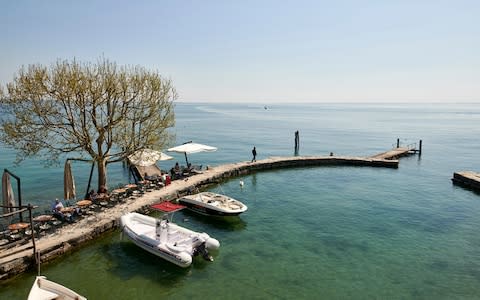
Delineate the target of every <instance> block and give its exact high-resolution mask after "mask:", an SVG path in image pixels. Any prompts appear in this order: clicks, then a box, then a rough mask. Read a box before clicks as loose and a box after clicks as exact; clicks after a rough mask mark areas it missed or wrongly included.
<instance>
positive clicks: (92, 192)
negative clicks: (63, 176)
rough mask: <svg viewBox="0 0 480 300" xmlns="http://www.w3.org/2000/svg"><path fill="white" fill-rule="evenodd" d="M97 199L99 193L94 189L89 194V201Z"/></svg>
mask: <svg viewBox="0 0 480 300" xmlns="http://www.w3.org/2000/svg"><path fill="white" fill-rule="evenodd" d="M95 198H97V193H96V192H95V190H94V189H91V190H90V192H88V199H89V200H92V201H93V200H95Z"/></svg>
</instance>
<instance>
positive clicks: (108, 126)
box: [0, 59, 177, 186]
mask: <svg viewBox="0 0 480 300" xmlns="http://www.w3.org/2000/svg"><path fill="white" fill-rule="evenodd" d="M2 90H3V89H2V87H1V86H0V96H1V100H0V106H1V107H2V108H3V110H4V113H3V114H2V115H1V119H0V126H1V127H0V141H2V142H3V143H4V144H6V145H7V146H10V147H12V148H14V149H16V150H17V162H21V161H22V160H24V159H25V158H27V157H30V156H41V157H43V158H44V159H45V162H46V163H47V164H49V163H55V162H58V161H59V160H60V159H61V158H62V157H63V154H66V153H70V154H71V153H75V154H76V155H78V158H79V159H91V160H93V161H95V162H96V163H97V165H98V185H99V186H101V185H106V184H107V172H106V166H107V164H109V163H113V162H118V161H120V160H123V159H124V158H125V157H127V156H128V155H130V154H132V153H133V152H135V151H136V150H139V149H143V148H153V149H162V148H164V147H165V146H167V145H169V144H170V142H171V140H172V138H173V136H172V134H171V132H169V130H168V128H170V127H173V126H174V124H175V115H174V103H173V102H174V101H175V100H176V99H177V94H176V91H175V88H174V87H173V85H172V82H171V80H169V79H164V78H163V77H161V76H160V75H159V74H158V73H156V72H152V71H148V70H146V69H145V68H143V67H138V66H137V67H125V66H117V64H116V63H113V62H110V61H108V60H106V59H100V60H99V61H98V62H97V63H81V62H78V61H76V60H72V61H67V60H65V61H60V60H59V61H57V62H56V63H54V64H52V65H51V66H50V67H46V66H42V65H29V66H28V67H22V68H21V69H20V70H19V72H18V74H16V75H15V77H14V79H13V81H12V82H10V83H8V84H7V85H6V89H5V90H3V91H2Z"/></svg>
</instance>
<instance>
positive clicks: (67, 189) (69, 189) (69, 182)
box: [63, 160, 76, 200]
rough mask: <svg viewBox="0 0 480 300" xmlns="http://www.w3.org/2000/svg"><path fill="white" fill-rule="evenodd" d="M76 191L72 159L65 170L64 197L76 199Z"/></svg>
mask: <svg viewBox="0 0 480 300" xmlns="http://www.w3.org/2000/svg"><path fill="white" fill-rule="evenodd" d="M75 193H76V191H75V179H74V178H73V173H72V166H71V165H70V161H69V160H67V161H66V162H65V167H64V170H63V199H65V200H70V199H75V196H76V194H75Z"/></svg>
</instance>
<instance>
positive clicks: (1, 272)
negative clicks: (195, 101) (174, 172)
mask: <svg viewBox="0 0 480 300" xmlns="http://www.w3.org/2000/svg"><path fill="white" fill-rule="evenodd" d="M332 165H344V166H368V167H387V168H398V160H387V159H378V158H373V157H365V158H362V157H342V156H295V157H271V158H267V159H263V160H259V161H256V162H253V163H251V162H239V163H232V164H226V165H220V166H216V167H213V168H212V167H209V168H208V170H206V171H204V172H203V173H202V174H197V175H194V176H190V177H188V178H187V179H184V180H175V181H172V183H171V184H170V185H168V186H166V187H164V188H162V189H160V190H154V191H152V192H148V193H145V194H144V195H142V196H141V197H138V198H135V199H131V200H127V201H126V202H124V203H120V204H117V205H116V206H115V207H113V208H110V209H107V210H105V211H103V212H99V213H97V214H95V215H94V216H89V217H86V218H83V219H81V220H79V221H77V222H75V223H74V224H69V225H65V226H63V227H62V228H60V229H58V230H57V231H56V232H55V233H53V234H50V235H47V236H45V237H42V238H40V239H36V247H37V251H39V252H40V253H41V261H42V263H45V262H47V261H50V260H52V259H55V258H57V257H59V256H61V255H63V254H64V253H66V252H68V251H71V250H72V249H75V248H78V247H80V246H81V245H83V244H85V242H87V241H90V240H93V239H94V238H96V237H98V236H99V235H101V234H102V233H104V232H107V231H111V230H113V229H115V228H116V227H118V224H119V222H118V221H119V218H120V216H121V215H123V214H125V213H127V212H132V211H138V210H141V209H143V208H146V207H149V206H150V205H151V204H154V203H157V202H160V201H165V200H173V199H176V198H177V197H178V196H179V195H182V194H184V193H187V192H188V191H189V190H191V189H193V188H195V187H201V186H204V185H207V184H212V183H217V182H218V181H221V180H225V179H228V178H232V177H235V176H241V175H247V174H250V173H252V172H260V171H268V170H272V169H279V168H302V167H317V166H332ZM33 268H35V259H34V256H33V251H32V249H31V243H29V244H26V245H24V246H20V247H14V248H11V249H8V250H3V251H1V252H0V279H7V278H11V277H13V276H14V275H16V274H19V273H22V272H25V271H27V270H29V269H33Z"/></svg>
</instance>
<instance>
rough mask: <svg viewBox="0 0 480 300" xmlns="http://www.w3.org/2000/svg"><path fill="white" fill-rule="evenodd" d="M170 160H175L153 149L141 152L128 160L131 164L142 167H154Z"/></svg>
mask: <svg viewBox="0 0 480 300" xmlns="http://www.w3.org/2000/svg"><path fill="white" fill-rule="evenodd" d="M170 159H173V157H172V156H170V155H167V154H165V153H163V152H160V151H156V150H152V149H143V150H139V151H137V152H135V153H134V154H132V155H130V156H129V157H128V160H130V163H131V164H133V165H136V166H141V167H148V166H151V165H154V164H155V163H156V162H157V161H159V160H170Z"/></svg>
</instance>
